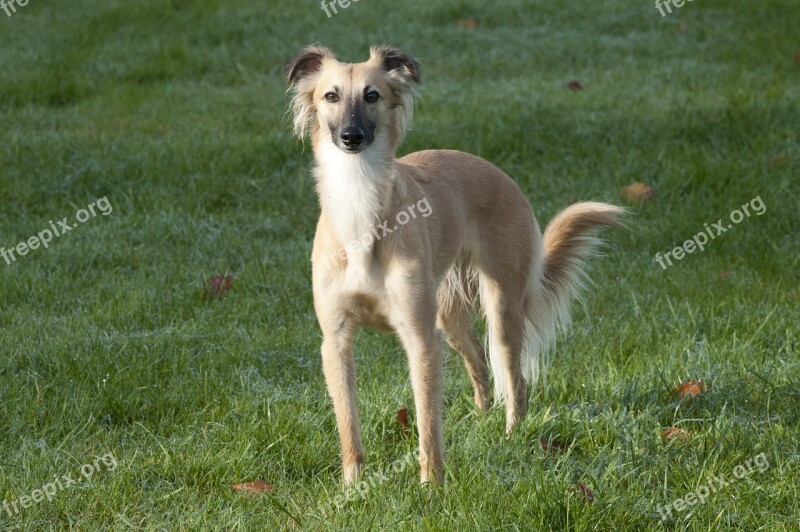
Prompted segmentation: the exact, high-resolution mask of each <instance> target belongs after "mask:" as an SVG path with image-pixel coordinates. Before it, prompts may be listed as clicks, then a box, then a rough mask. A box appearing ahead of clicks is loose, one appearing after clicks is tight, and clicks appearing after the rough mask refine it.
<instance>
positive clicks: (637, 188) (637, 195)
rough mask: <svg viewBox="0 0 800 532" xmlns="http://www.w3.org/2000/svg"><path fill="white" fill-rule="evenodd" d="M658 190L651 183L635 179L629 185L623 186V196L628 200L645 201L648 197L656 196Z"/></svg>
mask: <svg viewBox="0 0 800 532" xmlns="http://www.w3.org/2000/svg"><path fill="white" fill-rule="evenodd" d="M655 195H656V191H655V190H654V189H653V187H651V186H650V185H645V184H644V183H639V182H638V181H634V182H633V183H631V184H630V185H628V186H627V187H623V188H622V197H623V198H625V199H626V200H628V201H636V202H639V203H641V202H643V201H644V200H646V199H650V198H653V197H655Z"/></svg>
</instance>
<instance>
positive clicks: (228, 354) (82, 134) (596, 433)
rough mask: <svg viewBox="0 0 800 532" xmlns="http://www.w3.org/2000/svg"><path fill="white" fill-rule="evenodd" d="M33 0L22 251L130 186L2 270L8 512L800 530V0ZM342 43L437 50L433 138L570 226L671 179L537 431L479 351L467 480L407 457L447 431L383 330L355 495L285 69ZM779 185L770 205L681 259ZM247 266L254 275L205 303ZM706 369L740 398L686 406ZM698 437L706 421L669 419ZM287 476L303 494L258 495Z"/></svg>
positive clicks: (104, 520)
mask: <svg viewBox="0 0 800 532" xmlns="http://www.w3.org/2000/svg"><path fill="white" fill-rule="evenodd" d="M16 9H17V12H16V14H13V16H10V17H8V16H6V15H5V13H4V12H2V11H0V72H2V74H0V123H2V127H1V128H0V204H1V205H2V208H0V245H1V246H4V247H5V248H6V249H7V250H8V249H10V248H14V247H15V246H17V244H18V243H19V242H23V241H27V240H28V239H29V238H30V237H31V236H35V235H37V234H39V233H40V232H41V231H43V230H44V229H48V228H50V227H51V225H50V222H51V221H52V223H53V224H54V226H56V227H57V226H58V221H59V220H62V219H63V218H64V217H68V220H75V216H76V211H78V210H79V209H83V208H86V207H87V206H88V205H89V204H90V203H92V202H96V201H97V200H98V199H101V198H107V201H108V204H110V206H111V207H112V209H113V210H112V211H111V212H110V213H109V214H107V215H103V214H101V213H99V212H98V213H96V216H93V217H89V218H88V219H87V220H86V221H85V223H79V224H77V227H74V228H73V229H72V230H70V231H69V232H68V233H66V234H64V235H63V236H60V237H58V238H53V240H52V242H50V243H49V247H48V248H47V249H44V248H42V247H41V246H40V247H39V248H38V249H31V250H30V251H29V252H27V254H26V255H24V256H16V260H14V261H11V264H6V261H5V260H3V259H0V294H2V295H1V296H0V353H1V354H2V356H0V405H1V407H0V499H2V500H4V501H5V502H6V503H7V504H8V506H9V508H11V509H10V511H8V510H4V509H3V508H0V529H2V530H52V529H67V528H69V529H74V530H95V529H100V528H111V529H136V530H165V529H181V530H211V529H225V530H232V529H241V530H257V529H266V530H274V529H306V530H319V529H330V530H337V529H355V530H377V529H388V530H395V529H413V530H420V529H423V530H488V529H502V530H548V529H551V530H561V529H577V530H587V529H597V530H622V529H637V530H658V529H669V530H674V529H680V530H683V529H689V530H710V529H726V528H742V529H746V530H797V529H798V524H799V523H800V510H798V502H797V501H798V498H800V485H799V484H798V481H797V479H798V477H799V476H800V353H799V352H800V282H799V281H800V253H798V240H799V239H800V194H799V193H800V143H799V141H800V64H796V62H795V60H794V57H795V54H796V53H797V52H800V25H798V22H797V21H798V19H800V4H798V3H797V2H796V1H795V0H758V1H756V0H696V1H694V2H689V3H687V4H686V5H685V6H683V7H681V8H679V9H678V8H673V13H672V14H671V15H667V16H665V17H662V16H661V15H660V14H659V12H658V10H657V9H656V8H655V6H654V5H653V2H652V1H651V0H606V1H598V2H579V1H577V0H573V1H568V0H535V1H523V0H506V1H502V2H488V1H483V2H479V1H475V0H437V1H435V2H434V1H422V0H408V1H405V2H398V1H394V2H392V1H387V0H361V1H360V2H358V3H352V4H351V5H350V6H349V7H348V8H346V9H341V8H340V9H339V13H338V14H337V15H335V16H332V17H331V18H328V17H327V16H326V15H325V13H324V12H323V10H322V9H321V7H320V4H319V2H318V1H317V0H308V1H305V0H304V1H302V2H300V1H292V2H289V1H285V2H280V3H279V2H276V1H274V0H268V1H256V0H140V1H131V0H104V1H102V2H98V1H89V0H73V1H69V2H67V1H49V2H45V1H43V0H30V1H29V3H28V4H27V5H26V6H24V7H22V6H17V7H16ZM468 17H474V18H475V19H477V21H478V27H477V28H476V29H465V28H461V27H459V24H458V22H459V20H460V19H464V18H468ZM312 42H324V43H326V44H328V45H329V46H331V47H332V48H333V49H334V50H335V51H337V53H338V56H339V57H340V58H341V59H344V60H362V59H364V58H365V57H366V54H367V50H368V47H369V45H370V44H372V43H379V42H390V43H394V44H397V45H400V46H403V47H404V48H406V49H408V50H409V51H410V52H412V53H413V54H415V55H416V56H417V57H419V59H420V62H421V64H422V77H423V90H422V100H421V102H420V104H419V106H418V108H417V113H416V118H415V122H414V130H413V131H412V132H411V134H410V135H409V137H408V139H407V140H406V142H405V144H404V145H403V146H402V147H401V153H408V152H410V151H414V150H418V149H422V148H454V149H460V150H464V151H468V152H472V153H476V154H478V155H480V156H482V157H485V158H487V159H489V160H491V161H492V162H494V163H495V164H497V165H498V166H500V167H501V168H503V169H504V170H505V171H506V172H508V173H509V174H510V175H511V176H512V177H513V178H514V179H515V180H516V181H517V182H518V183H519V185H520V186H521V187H522V189H523V191H524V192H525V193H526V194H527V195H528V197H529V198H530V200H531V202H532V204H533V206H534V210H535V212H536V215H537V217H538V218H539V220H540V222H542V223H543V224H544V223H546V222H547V221H548V220H549V219H550V218H552V216H553V215H554V214H555V213H556V212H557V211H558V210H560V209H561V208H563V207H565V206H566V205H568V204H569V203H571V202H574V201H577V200H581V199H599V200H603V201H610V202H613V203H618V204H619V203H622V202H623V200H622V199H621V197H620V188H621V187H623V186H626V185H628V184H630V183H631V182H633V181H641V182H645V183H647V184H649V185H651V186H652V187H654V188H655V190H656V192H657V195H656V197H655V198H653V199H651V200H649V201H646V202H644V203H643V204H641V205H637V204H633V205H631V210H632V216H631V218H630V229H629V230H613V231H609V232H607V233H606V237H607V240H608V242H609V246H608V248H607V249H606V251H605V256H603V257H601V258H598V259H596V260H594V261H593V262H592V268H591V270H592V272H591V275H592V278H593V279H594V281H595V286H594V287H593V288H592V289H591V291H590V292H589V294H588V297H587V298H586V302H585V305H584V306H581V305H576V307H575V312H574V324H573V327H572V329H571V331H569V333H568V334H564V335H562V336H561V337H560V338H559V342H558V349H557V356H556V357H555V358H554V362H553V365H552V367H551V370H550V373H549V377H548V382H547V385H546V386H544V387H539V388H537V389H536V390H535V391H534V392H533V393H532V394H531V402H530V407H529V413H528V416H527V418H525V420H524V421H523V422H522V424H521V425H520V427H519V429H518V430H517V431H516V432H515V433H514V434H513V435H512V437H511V438H509V439H506V438H504V436H503V426H504V417H503V414H504V413H503V411H502V409H500V408H494V409H492V410H491V411H490V412H489V413H488V414H483V413H481V412H479V411H478V410H477V409H476V407H475V406H474V405H473V403H472V400H471V397H472V391H471V387H470V383H469V379H468V377H467V375H466V371H465V370H464V368H463V364H462V363H461V360H460V357H459V356H458V355H457V354H455V353H453V352H450V353H449V354H448V356H447V377H446V389H445V441H446V460H447V462H446V474H445V476H446V483H445V485H444V486H443V487H442V488H433V487H430V486H420V485H419V484H418V483H417V467H416V464H410V465H411V466H413V467H410V466H409V465H408V464H407V463H406V462H403V460H405V459H406V458H407V457H408V456H409V453H410V452H412V451H413V450H414V449H415V448H416V444H417V440H416V435H415V434H414V433H413V432H412V434H410V435H409V436H403V434H402V432H401V427H400V424H399V423H398V421H397V419H396V412H397V410H398V409H400V408H403V407H407V408H408V409H409V420H410V422H412V423H413V420H414V417H415V416H414V413H413V401H412V394H411V388H410V384H409V381H408V372H407V369H406V364H405V355H404V353H403V351H402V349H401V348H400V345H399V342H398V341H397V340H396V339H395V338H394V337H393V336H391V335H388V334H385V333H374V332H369V331H364V332H362V333H360V334H359V337H358V341H357V355H356V356H357V366H358V379H359V392H360V395H359V404H360V407H361V413H362V421H363V427H362V435H363V439H364V443H365V446H366V452H367V457H366V459H367V476H366V477H365V478H366V479H367V480H370V479H379V480H378V481H373V484H372V485H370V487H369V489H367V490H364V491H365V493H364V497H363V498H362V497H361V496H359V495H358V494H355V496H354V495H353V494H352V493H349V492H348V493H343V492H342V489H341V486H340V478H341V470H340V464H339V456H338V440H337V435H336V428H335V423H334V419H333V413H332V408H331V405H330V402H329V399H328V397H327V392H326V390H325V386H324V381H323V377H322V371H321V362H320V357H319V346H320V341H321V340H320V332H319V329H318V327H317V323H316V318H315V316H314V311H313V308H312V300H311V281H310V269H311V268H310V261H309V256H310V251H311V241H312V237H313V232H314V227H315V224H316V220H317V216H318V212H319V208H318V205H317V199H316V196H315V193H314V188H313V180H312V178H311V176H310V166H311V154H310V144H309V143H308V142H306V143H305V145H303V144H302V143H300V142H299V141H297V140H296V139H293V138H292V137H291V132H290V124H289V119H288V116H287V115H286V108H287V103H288V97H287V95H286V93H285V90H286V87H285V84H284V74H283V64H284V61H285V59H286V58H287V57H289V56H290V55H292V54H293V53H294V52H296V51H297V50H299V49H300V48H301V47H303V46H305V45H306V44H309V43H312ZM570 80H577V81H579V82H580V83H581V85H582V86H583V89H582V90H579V91H572V90H568V89H567V88H565V84H566V83H567V82H568V81H570ZM757 197H759V198H760V199H761V200H762V201H763V205H764V206H765V207H766V211H765V212H763V214H762V215H752V216H750V217H749V218H745V219H744V220H743V221H742V222H741V223H739V224H738V225H734V226H733V227H732V228H731V229H730V230H728V231H727V232H726V233H725V234H724V235H721V236H719V237H717V238H716V239H714V240H713V241H710V242H709V243H708V244H707V246H706V249H705V251H703V252H699V251H696V252H694V253H692V254H689V255H687V256H686V257H684V258H683V259H682V260H680V261H677V262H676V261H673V265H672V266H669V267H667V268H666V269H662V268H661V267H660V266H659V265H658V263H657V262H656V260H655V258H654V255H655V254H656V253H657V252H660V253H662V254H663V253H665V252H667V251H669V250H672V249H673V248H675V247H676V246H679V245H681V244H682V243H683V242H684V241H685V240H688V239H690V238H692V236H693V235H695V234H696V233H698V232H700V231H703V230H704V224H706V223H707V224H709V226H711V224H713V223H714V222H716V221H717V220H718V219H720V218H721V219H723V222H726V220H727V219H728V216H729V214H730V213H731V212H732V211H734V210H736V209H739V208H740V206H741V205H743V204H744V203H747V202H750V201H751V200H752V199H753V198H757ZM218 274H219V275H228V274H230V275H233V276H234V282H233V287H232V289H231V290H230V291H229V292H227V293H225V294H223V295H222V296H220V297H211V298H208V297H203V286H204V283H205V281H206V279H208V278H209V277H211V276H213V275H218ZM686 380H700V381H703V382H705V383H707V385H708V387H707V389H706V390H705V391H704V392H703V393H702V394H700V395H699V396H698V397H697V398H695V399H694V400H684V401H681V400H678V399H677V397H675V395H674V394H671V393H670V389H671V388H672V387H673V386H675V385H677V384H678V383H680V382H682V381H686ZM669 427H676V428H680V429H684V430H686V431H688V432H690V433H691V435H690V436H689V437H688V438H687V439H685V440H680V439H675V440H673V441H667V440H666V439H665V438H664V437H663V436H662V431H663V430H665V429H667V428H669ZM540 438H547V439H548V440H556V441H558V442H562V443H563V444H569V449H568V450H566V451H564V452H559V451H554V452H544V451H543V448H542V445H541V442H540ZM552 446H553V447H560V446H558V444H555V443H554V444H552ZM762 453H763V454H762ZM103 456H105V457H106V458H108V457H109V456H111V457H113V459H114V460H113V461H114V463H116V466H115V467H111V466H110V465H109V463H110V462H103V461H102V460H101V461H100V462H97V459H98V457H103ZM757 457H761V458H757ZM756 460H758V462H755V461H756ZM754 463H758V464H761V465H765V466H766V467H762V466H761V465H759V466H758V467H752V466H753V464H754ZM398 464H400V465H401V466H402V467H397V465H398ZM744 464H750V466H751V467H750V468H749V469H748V470H747V474H744V475H738V476H741V477H742V478H738V476H737V474H736V473H735V472H736V471H738V472H741V470H742V469H741V468H739V469H736V468H737V466H743V465H744ZM83 465H89V466H90V467H89V469H92V470H93V472H92V473H91V474H87V475H86V476H85V477H81V466H83ZM393 465H394V469H393ZM95 466H96V467H95ZM379 473H380V475H379ZM64 475H66V476H71V477H72V479H73V481H75V482H76V484H75V485H70V486H66V485H64V486H63V489H58V490H57V492H56V493H55V494H54V495H53V494H51V495H52V496H51V497H50V499H51V500H47V498H45V499H44V500H43V501H37V502H33V500H32V499H30V500H28V499H21V498H22V497H37V498H38V499H41V498H42V494H41V493H35V490H38V489H44V488H45V486H47V485H48V484H49V483H52V482H53V481H54V479H55V478H57V477H58V478H60V479H61V478H63V476H64ZM709 475H711V476H712V477H713V479H720V480H722V481H723V482H724V483H725V484H727V485H725V486H723V485H721V484H720V483H719V482H718V481H714V480H709ZM257 479H261V480H264V481H265V482H267V483H269V484H271V485H273V486H274V490H273V491H272V492H270V493H269V494H266V495H261V496H257V497H244V496H242V495H240V494H238V493H236V492H234V490H233V489H232V486H233V485H234V484H235V483H237V482H242V481H253V480H257ZM709 482H717V483H716V484H713V486H714V487H715V488H716V489H714V490H713V491H712V492H711V493H709V494H708V495H707V496H705V497H703V499H704V501H703V502H702V503H701V502H697V503H695V504H693V505H691V506H688V507H686V508H684V509H683V510H682V511H680V510H678V509H675V508H674V507H672V508H673V509H672V511H671V515H666V519H664V520H662V514H663V513H664V510H663V508H664V507H666V506H667V505H669V504H671V503H672V502H673V501H675V500H676V499H679V498H684V497H686V496H687V494H692V493H698V494H702V493H704V491H702V490H704V489H705V488H704V486H705V487H706V488H707V487H708V485H709ZM63 483H64V484H66V483H67V482H66V480H64V481H63ZM581 483H582V484H583V485H584V486H586V488H587V489H588V490H591V492H592V493H593V497H592V498H593V500H592V501H590V500H588V499H589V497H587V496H586V495H585V494H581V493H576V492H575V491H574V490H575V489H576V486H578V485H579V484H581ZM362 487H363V486H362ZM50 489H51V491H52V484H51V488H50ZM342 496H350V498H351V499H353V500H351V501H349V502H346V504H340V506H341V508H337V507H336V502H340V503H341V501H342V499H341V498H340V497H342ZM23 500H24V501H25V502H26V505H28V506H29V507H27V508H22V506H21V505H22V501H23ZM13 504H16V505H17V509H18V511H16V512H15V511H14V508H13V506H12V505H13ZM659 508H661V509H662V510H661V511H660V510H659Z"/></svg>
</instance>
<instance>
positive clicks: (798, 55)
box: [794, 52, 800, 65]
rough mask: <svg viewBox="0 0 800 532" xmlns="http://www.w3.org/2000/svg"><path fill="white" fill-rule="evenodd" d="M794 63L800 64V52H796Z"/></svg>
mask: <svg viewBox="0 0 800 532" xmlns="http://www.w3.org/2000/svg"><path fill="white" fill-rule="evenodd" d="M794 64H795V65H800V52H797V53H796V54H794Z"/></svg>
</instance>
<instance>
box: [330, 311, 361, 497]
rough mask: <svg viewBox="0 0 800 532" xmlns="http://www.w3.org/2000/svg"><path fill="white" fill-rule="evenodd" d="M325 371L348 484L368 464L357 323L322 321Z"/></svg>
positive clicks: (345, 479) (344, 320)
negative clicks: (360, 415) (356, 348)
mask: <svg viewBox="0 0 800 532" xmlns="http://www.w3.org/2000/svg"><path fill="white" fill-rule="evenodd" d="M322 334H323V339H322V370H323V372H324V373H325V382H326V384H327V386H328V393H329V394H330V396H331V399H332V400H333V409H334V412H335V414H336V425H337V426H338V428H339V440H340V442H341V444H342V472H343V473H344V483H345V484H346V485H347V484H352V483H353V482H355V481H356V480H358V475H359V473H360V472H361V466H362V465H363V463H364V447H363V446H362V445H361V434H360V426H359V425H360V423H359V419H358V403H357V402H356V367H355V362H354V360H353V335H354V331H353V324H352V323H349V320H346V319H342V320H341V321H340V322H339V323H337V324H335V325H332V326H326V324H325V323H323V324H322Z"/></svg>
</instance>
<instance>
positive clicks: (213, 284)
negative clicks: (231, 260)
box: [204, 275, 233, 297]
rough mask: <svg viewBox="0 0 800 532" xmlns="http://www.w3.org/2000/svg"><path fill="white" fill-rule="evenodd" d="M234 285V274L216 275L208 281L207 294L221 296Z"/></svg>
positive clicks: (205, 293)
mask: <svg viewBox="0 0 800 532" xmlns="http://www.w3.org/2000/svg"><path fill="white" fill-rule="evenodd" d="M232 286H233V275H215V276H213V277H211V278H210V279H208V280H207V281H206V285H205V287H204V290H205V292H204V295H205V296H211V297H214V296H219V295H221V294H224V293H225V292H227V291H228V290H230V289H231V287H232Z"/></svg>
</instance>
